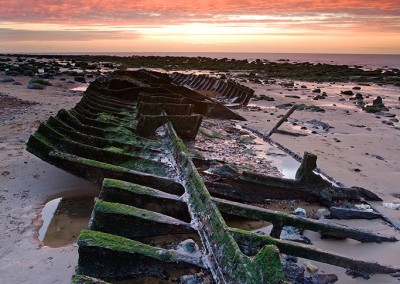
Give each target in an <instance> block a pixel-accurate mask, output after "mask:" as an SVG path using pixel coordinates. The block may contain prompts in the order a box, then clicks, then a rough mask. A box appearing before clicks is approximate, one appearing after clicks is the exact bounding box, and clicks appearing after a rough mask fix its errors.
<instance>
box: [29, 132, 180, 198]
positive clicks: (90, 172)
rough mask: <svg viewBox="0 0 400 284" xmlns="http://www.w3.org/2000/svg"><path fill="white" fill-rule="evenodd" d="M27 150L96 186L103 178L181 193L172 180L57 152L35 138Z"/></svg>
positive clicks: (30, 140)
mask: <svg viewBox="0 0 400 284" xmlns="http://www.w3.org/2000/svg"><path fill="white" fill-rule="evenodd" d="M27 150H28V151H29V152H32V153H34V154H35V155H36V156H38V157H39V158H41V159H42V160H45V161H46V162H48V163H50V164H52V165H54V166H56V167H59V168H62V169H64V170H65V171H67V172H70V173H72V174H75V175H77V176H79V177H83V178H85V179H87V180H89V181H92V182H94V183H97V184H101V182H102V180H103V179H104V178H114V179H121V180H125V181H129V182H134V183H138V184H142V185H146V186H151V187H155V188H159V187H162V188H163V190H166V191H168V192H170V193H175V194H178V195H180V194H182V193H183V188H182V186H181V184H179V183H177V182H175V181H174V180H173V179H169V178H163V177H158V176H156V175H152V174H145V173H142V172H138V171H134V170H130V169H127V168H125V167H121V166H115V165H111V164H108V163H102V162H99V161H96V160H91V159H86V158H82V157H79V156H76V155H72V154H68V153H65V152H61V151H57V150H55V149H54V148H52V147H51V145H49V144H48V143H46V141H45V139H44V140H41V139H38V138H37V137H36V136H31V137H30V138H29V141H28V143H27Z"/></svg>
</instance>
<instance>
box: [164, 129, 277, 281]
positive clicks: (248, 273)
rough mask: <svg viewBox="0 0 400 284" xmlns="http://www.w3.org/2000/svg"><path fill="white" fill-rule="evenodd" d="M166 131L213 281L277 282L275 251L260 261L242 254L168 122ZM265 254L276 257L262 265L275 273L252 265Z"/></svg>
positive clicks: (265, 251)
mask: <svg viewBox="0 0 400 284" xmlns="http://www.w3.org/2000/svg"><path fill="white" fill-rule="evenodd" d="M167 130H168V133H169V135H171V136H172V137H173V138H172V139H173V141H174V142H175V143H174V147H175V149H174V155H175V160H176V161H177V164H178V170H179V172H180V178H181V180H182V181H183V183H184V187H185V190H186V193H187V199H188V201H187V203H188V207H189V211H190V213H191V215H192V219H193V221H195V222H196V223H197V226H198V232H199V234H200V236H201V237H202V240H203V244H204V246H205V247H206V248H207V249H208V250H209V252H210V254H209V257H210V258H211V261H210V262H209V264H210V265H209V268H210V269H211V270H212V271H213V276H214V279H215V280H216V281H221V282H227V283H230V282H232V283H278V282H279V281H281V280H283V278H284V277H283V272H282V266H281V264H280V262H279V265H278V264H277V263H276V261H275V259H276V257H277V258H278V259H279V251H278V249H276V250H275V249H273V250H272V251H271V250H268V249H265V250H264V251H262V252H261V255H260V256H259V258H254V259H252V258H249V257H247V256H245V255H243V254H242V253H241V251H240V249H239V246H238V244H237V243H236V242H235V240H234V239H233V237H232V235H231V234H230V233H229V232H228V227H227V225H226V223H225V221H224V219H223V218H222V216H221V213H220V212H219V210H218V208H217V207H216V205H215V204H214V203H213V202H212V201H211V196H210V194H209V192H208V191H207V188H206V187H205V185H204V182H203V180H202V179H201V177H200V175H199V173H198V172H197V170H196V168H195V166H194V165H193V162H192V161H191V159H190V156H189V155H188V154H187V150H186V151H185V150H184V149H182V148H185V147H184V145H182V144H183V143H182V142H181V140H180V139H179V138H178V137H177V136H176V133H175V130H174V128H173V126H172V124H171V123H169V122H168V123H167ZM267 252H268V253H271V254H272V253H275V254H276V255H277V256H276V257H275V258H274V257H271V255H269V257H268V259H269V260H271V261H272V260H274V261H273V262H271V263H266V264H264V265H265V266H270V265H272V266H273V270H274V271H275V272H274V273H270V271H266V269H265V267H264V266H260V265H254V262H255V263H258V259H266V255H264V256H263V254H266V253H267ZM279 271H280V272H279Z"/></svg>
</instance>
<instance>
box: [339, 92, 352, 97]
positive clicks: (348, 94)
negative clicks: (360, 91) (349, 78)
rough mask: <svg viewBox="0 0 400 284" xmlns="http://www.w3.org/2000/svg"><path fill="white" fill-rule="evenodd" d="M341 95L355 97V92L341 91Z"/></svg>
mask: <svg viewBox="0 0 400 284" xmlns="http://www.w3.org/2000/svg"><path fill="white" fill-rule="evenodd" d="M340 93H341V94H343V95H346V96H353V95H354V93H353V91H340Z"/></svg>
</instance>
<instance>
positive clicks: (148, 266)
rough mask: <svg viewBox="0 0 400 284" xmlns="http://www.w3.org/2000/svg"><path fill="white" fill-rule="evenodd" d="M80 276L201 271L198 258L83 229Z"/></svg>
mask: <svg viewBox="0 0 400 284" xmlns="http://www.w3.org/2000/svg"><path fill="white" fill-rule="evenodd" d="M78 246H79V261H78V269H77V273H79V274H82V275H88V276H91V277H99V278H122V279H126V278H135V277H138V276H149V275H150V276H159V275H162V274H163V272H164V271H165V269H168V268H175V269H187V268H191V269H195V270H198V269H201V268H203V267H204V264H203V263H202V261H201V259H200V258H199V257H195V256H191V255H187V254H182V253H179V252H177V251H173V250H167V249H162V248H156V247H152V246H149V245H146V244H143V243H140V242H138V241H135V240H131V239H127V238H124V237H120V236H116V235H110V234H107V233H103V232H97V231H92V230H90V231H88V230H84V231H82V232H81V234H80V236H79V239H78Z"/></svg>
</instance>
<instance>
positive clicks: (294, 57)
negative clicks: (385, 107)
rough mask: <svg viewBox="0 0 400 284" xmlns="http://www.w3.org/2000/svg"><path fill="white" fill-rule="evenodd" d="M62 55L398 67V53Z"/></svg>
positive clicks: (134, 53) (100, 53) (119, 53)
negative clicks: (173, 57)
mask: <svg viewBox="0 0 400 284" xmlns="http://www.w3.org/2000/svg"><path fill="white" fill-rule="evenodd" d="M57 54H63V55H78V54H85V55H116V56H132V55H142V56H152V55H154V56H156V55H159V56H188V57H197V56H203V57H212V58H234V59H248V60H255V59H266V60H269V61H278V60H280V59H288V60H289V61H290V62H311V63H327V64H337V65H362V66H364V67H366V68H373V69H376V68H384V67H389V68H400V54H323V53H317V54H312V53H229V52H226V53H225V52H92V53H91V52H89V53H78V52H77V53H74V52H71V53H57Z"/></svg>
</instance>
